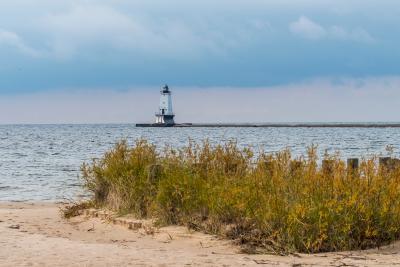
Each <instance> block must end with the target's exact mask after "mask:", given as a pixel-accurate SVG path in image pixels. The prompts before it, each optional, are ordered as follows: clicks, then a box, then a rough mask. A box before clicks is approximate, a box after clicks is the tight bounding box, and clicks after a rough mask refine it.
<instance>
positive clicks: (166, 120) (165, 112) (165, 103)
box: [156, 85, 175, 126]
mask: <svg viewBox="0 0 400 267" xmlns="http://www.w3.org/2000/svg"><path fill="white" fill-rule="evenodd" d="M160 93H161V96H160V106H159V110H158V112H157V113H156V124H160V125H165V126H172V125H174V124H175V122H174V117H175V115H174V113H173V112H172V97H171V94H172V93H171V91H170V90H169V87H168V85H165V86H164V87H163V88H162V89H161V91H160Z"/></svg>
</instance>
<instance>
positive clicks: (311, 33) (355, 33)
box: [289, 16, 375, 43]
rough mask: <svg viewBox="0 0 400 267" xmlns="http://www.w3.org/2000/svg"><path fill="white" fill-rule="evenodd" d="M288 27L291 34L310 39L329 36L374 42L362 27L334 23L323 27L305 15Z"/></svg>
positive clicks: (331, 37) (330, 37) (337, 38)
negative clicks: (350, 27)
mask: <svg viewBox="0 0 400 267" xmlns="http://www.w3.org/2000/svg"><path fill="white" fill-rule="evenodd" d="M289 29H290V31H291V32H292V33H293V34H295V35H297V36H300V37H303V38H306V39H310V40H320V39H323V38H329V39H335V40H350V41H355V42H363V43H372V42H375V39H374V38H373V37H372V36H371V35H370V34H369V33H368V32H367V31H366V30H365V29H363V28H356V29H352V30H346V29H345V28H343V27H340V26H336V25H334V26H330V27H323V26H322V25H320V24H318V23H316V22H314V21H313V20H311V19H309V18H308V17H306V16H301V17H299V19H298V20H297V21H294V22H292V23H290V25H289Z"/></svg>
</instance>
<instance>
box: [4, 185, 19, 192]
mask: <svg viewBox="0 0 400 267" xmlns="http://www.w3.org/2000/svg"><path fill="white" fill-rule="evenodd" d="M16 189H21V188H20V187H18V186H9V185H4V186H0V191H7V190H16Z"/></svg>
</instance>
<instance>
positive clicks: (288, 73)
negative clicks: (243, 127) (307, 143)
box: [0, 0, 400, 123]
mask: <svg viewBox="0 0 400 267" xmlns="http://www.w3.org/2000/svg"><path fill="white" fill-rule="evenodd" d="M399 25H400V2H399V1H397V0H382V1H375V0H353V1H345V0H335V1H331V0H296V1H293V0H279V1H278V0H275V1H271V0H236V1H235V0H230V1H228V0H219V1H211V0H202V1H197V0H193V1H184V0H181V1H178V0H170V1H165V0H153V1H148V0H129V1H128V0H79V1H78V0H57V1H54V0H35V1H33V0H13V1H0V123H107V122H132V123H135V122H146V121H152V120H153V119H154V118H153V116H154V112H155V111H156V110H157V105H158V93H159V88H160V86H161V85H163V84H164V83H168V84H169V85H170V87H171V88H172V90H173V94H174V95H173V97H174V98H173V101H174V109H175V112H176V114H177V116H176V119H177V121H181V122H288V121H290V122H293V121H302V122H307V121H326V122H328V121H400V119H399V118H398V116H396V114H400V105H398V102H399V101H398V100H399V99H400V98H399V97H400V68H399V67H400V63H399V62H400V50H399V47H400V27H399ZM396 100H397V101H396Z"/></svg>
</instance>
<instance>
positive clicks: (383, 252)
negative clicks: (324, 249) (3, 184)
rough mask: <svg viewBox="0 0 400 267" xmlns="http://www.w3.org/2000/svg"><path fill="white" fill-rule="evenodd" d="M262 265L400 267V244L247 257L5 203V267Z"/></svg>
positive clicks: (190, 239)
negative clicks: (365, 249) (362, 248)
mask: <svg viewBox="0 0 400 267" xmlns="http://www.w3.org/2000/svg"><path fill="white" fill-rule="evenodd" d="M259 265H263V266H268V265H273V266H309V265H314V266H366V265H368V266H389V265H391V266H393V265H400V244H399V243H397V244H395V245H392V246H388V247H385V248H381V249H379V250H377V249H376V250H368V251H355V252H340V253H324V254H317V255H305V254H299V255H292V256H284V257H282V256H275V255H246V254H241V253H240V250H239V248H238V247H236V246H234V245H233V244H231V242H229V241H226V240H219V239H218V238H216V237H213V236H210V235H206V234H202V233H192V232H189V231H188V230H187V229H186V228H184V227H164V228H161V229H159V230H157V231H156V232H155V233H154V234H146V233H143V231H133V230H128V229H127V228H125V227H122V226H119V225H114V224H111V223H110V222H108V221H104V220H101V219H99V218H89V217H86V216H79V217H76V218H73V219H71V220H64V219H62V218H61V216H60V213H59V207H58V205H56V204H43V203H36V204H27V203H1V204H0V266H259Z"/></svg>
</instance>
